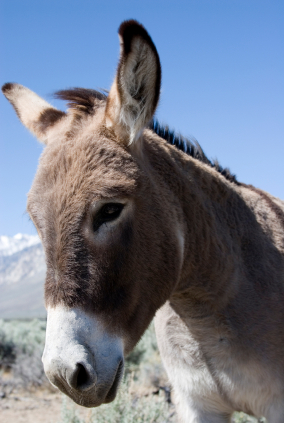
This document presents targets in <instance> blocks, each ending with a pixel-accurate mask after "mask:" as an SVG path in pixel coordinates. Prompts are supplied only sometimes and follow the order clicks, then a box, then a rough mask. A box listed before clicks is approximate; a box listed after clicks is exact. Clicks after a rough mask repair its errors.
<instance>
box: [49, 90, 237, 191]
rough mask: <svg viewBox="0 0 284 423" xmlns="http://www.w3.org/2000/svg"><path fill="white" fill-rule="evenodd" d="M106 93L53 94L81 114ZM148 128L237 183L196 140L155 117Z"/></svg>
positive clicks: (94, 106) (88, 111)
mask: <svg viewBox="0 0 284 423" xmlns="http://www.w3.org/2000/svg"><path fill="white" fill-rule="evenodd" d="M107 94H108V92H107V91H106V90H101V91H97V90H92V89H87V88H70V89H67V90H61V91H57V92H56V93H55V94H54V96H55V98H58V99H60V100H65V101H67V105H68V107H69V108H70V109H71V110H73V111H74V113H75V114H77V115H78V116H82V115H83V114H94V113H95V112H96V109H97V108H98V107H100V105H101V104H102V102H105V101H106V99H107ZM148 128H149V129H151V130H152V131H154V132H155V133H156V134H157V135H158V136H159V137H161V138H163V139H164V140H165V141H167V142H168V143H169V144H172V145H174V146H175V147H176V148H178V149H179V150H181V151H183V152H184V153H186V154H188V155H189V156H191V157H193V158H194V159H197V160H199V161H201V162H202V163H205V164H207V165H209V166H211V167H212V168H214V169H216V170H217V172H219V173H221V175H223V176H224V177H225V178H226V179H227V180H228V181H230V182H233V183H235V184H238V181H237V179H236V176H235V175H233V174H232V173H231V172H230V170H229V169H228V168H223V167H222V166H221V165H220V164H219V163H218V161H217V160H214V161H211V160H209V159H208V157H207V156H206V154H205V153H204V151H203V150H202V148H201V146H200V144H199V143H198V142H197V141H196V140H194V141H191V140H189V139H188V138H185V137H183V136H182V135H180V134H176V133H175V132H174V131H172V130H170V129H169V127H168V126H163V125H161V124H160V123H159V122H158V120H157V119H152V121H151V122H150V124H149V125H148Z"/></svg>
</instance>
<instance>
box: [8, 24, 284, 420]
mask: <svg viewBox="0 0 284 423" xmlns="http://www.w3.org/2000/svg"><path fill="white" fill-rule="evenodd" d="M120 34H122V35H121V37H122V45H121V58H120V62H119V66H118V75H117V76H116V79H115V82H114V85H113V87H112V88H111V90H110V94H109V96H108V98H107V100H106V102H105V98H104V96H101V94H98V93H97V92H90V91H86V90H79V91H78V90H75V91H68V92H66V91H65V92H61V93H60V94H59V96H60V97H61V98H67V99H68V100H69V101H70V103H71V109H72V110H71V113H70V112H67V114H66V115H65V116H60V119H58V120H57V121H56V120H55V121H53V119H52V122H50V127H49V128H46V129H45V134H44V136H45V137H46V140H47V141H46V142H47V146H46V148H45V150H44V153H43V155H42V157H41V159H40V164H39V168H38V171H37V174H36V177H35V180H34V183H33V186H32V189H31V191H30V193H29V198H28V211H29V213H30V216H31V218H32V219H33V221H34V223H35V225H36V227H37V230H38V232H39V234H40V236H41V239H42V242H43V245H44V248H45V254H46V260H47V276H46V284H45V298H46V303H47V305H48V306H49V307H55V306H58V305H63V306H65V307H67V308H68V309H69V308H70V309H72V308H79V309H83V310H85V311H87V312H88V313H90V314H91V315H92V316H99V317H100V321H103V322H104V325H105V327H106V330H108V331H109V332H112V333H113V334H116V335H117V336H120V337H122V338H123V342H124V352H125V354H127V353H128V352H129V351H131V349H132V348H133V347H134V346H135V344H136V342H137V341H138V340H139V338H140V337H141V335H142V334H143V332H144V331H145V330H146V328H147V326H148V324H149V322H150V321H151V319H152V318H153V317H154V314H155V313H156V332H157V339H158V344H159V348H160V351H161V355H162V358H163V361H164V364H165V367H166V369H167V372H168V375H169V378H170V380H171V382H172V384H173V387H174V390H175V395H176V403H177V408H178V413H179V419H180V422H184V423H185V422H186V423H188V422H190V423H209V422H210V423H212V422H215V423H225V422H229V418H230V415H231V414H232V412H233V411H234V410H242V411H244V412H248V413H251V414H254V415H256V416H261V415H263V416H265V417H266V418H267V419H268V421H269V423H282V422H283V415H284V362H283V356H284V308H283V303H284V219H283V213H284V203H283V202H282V201H280V200H279V199H276V198H274V197H272V196H271V195H269V194H268V193H264V192H263V191H261V190H259V189H255V188H253V187H251V186H246V185H244V184H239V183H237V182H236V180H235V178H234V176H232V175H230V174H229V172H228V171H227V170H223V169H221V168H220V167H219V165H217V164H215V165H214V163H213V164H212V163H211V162H210V161H209V160H208V159H207V158H206V156H205V155H204V153H203V151H202V150H201V148H200V147H199V145H198V144H197V145H196V146H193V144H191V143H188V142H187V141H186V140H184V139H183V138H179V139H178V140H179V141H178V142H176V141H175V136H174V134H171V133H169V132H168V131H167V129H163V128H161V127H160V126H158V124H151V126H150V127H151V128H152V129H153V130H154V131H153V130H152V129H149V128H147V126H148V125H149V121H150V119H151V118H152V117H153V113H154V110H155V107H156V96H157V90H159V89H160V86H158V87H157V84H159V78H160V76H159V72H160V71H159V69H160V68H159V66H160V64H159V60H158V57H157V55H156V53H155V49H154V48H153V43H152V41H151V40H150V38H149V36H146V35H145V34H146V31H145V30H144V29H143V28H142V27H141V25H140V24H137V23H135V22H134V21H130V22H128V23H126V24H123V26H122V28H121V31H120ZM127 34H128V35H127ZM141 34H142V35H141ZM128 37H129V38H128ZM141 43H142V44H141ZM138 45H139V46H140V47H141V46H142V47H143V48H142V50H141V51H143V54H142V55H141V54H139V53H138V50H137V49H136V47H137V46H138ZM125 46H126V47H125ZM129 46H130V47H129ZM131 46H136V47H135V49H134V54H132V53H133V50H132V48H131ZM129 60H130V62H131V66H130V65H129V63H130V62H129ZM141 61H142V63H141ZM135 63H136V66H135ZM128 66H130V67H128ZM150 67H151V68H152V69H153V70H154V73H153V72H152V73H150V74H149V72H148V70H149V68H150ZM124 69H125V70H124ZM129 72H130V74H131V73H132V76H131V78H130V79H127V81H126V82H125V84H126V85H125V84H124V82H123V83H122V82H121V81H125V75H128V74H129ZM118 81H120V82H118ZM131 81H132V82H131ZM133 81H134V82H133ZM141 81H142V82H141ZM132 83H133V86H131V84H132ZM119 84H120V85H119ZM137 84H138V85H137ZM145 84H146V85H145ZM118 85H119V88H118ZM145 86H146V87H147V89H145V90H144V88H143V87H145ZM7 90H8V92H9V94H7ZM4 91H5V92H4V93H5V95H7V97H8V98H9V100H10V101H11V103H12V104H13V105H15V107H16V108H19V109H20V106H21V104H26V102H22V103H21V102H20V101H19V100H18V97H17V96H18V95H19V92H20V93H21V94H22V93H23V92H24V91H23V89H19V88H17V89H16V90H14V86H13V85H11V86H9V87H8V88H7V86H6V88H5V90H4ZM131 92H132V93H134V94H133V97H132V99H131V100H129V98H128V97H129V95H131ZM141 92H143V101H142V102H140V106H139V101H138V102H137V99H136V94H135V93H141ZM139 95H140V94H139ZM35 96H36V95H35ZM28 97H29V98H35V97H31V94H30V92H28ZM131 102H132V105H135V107H134V111H133V110H132V112H133V113H132V112H131V110H130V109H131V108H130V109H129V107H128V106H129V104H130V103H131ZM135 102H136V103H135ZM42 104H43V103H40V105H42ZM139 107H141V110H139ZM74 110H75V115H74V113H73V112H74ZM78 110H79V117H78V113H77V112H78ZM41 113H42V111H41ZM135 113H137V115H135ZM127 114H128V116H126V115H127ZM39 115H40V113H38V112H35V111H34V109H31V112H30V115H29V118H28V119H26V118H25V119H24V123H25V124H26V125H27V126H28V127H29V128H30V129H32V130H33V128H34V127H37V128H40V126H39V125H38V119H39ZM19 116H20V117H21V116H22V111H21V110H20V111H19ZM25 116H26V115H25ZM58 116H59V115H58ZM135 116H136V117H135ZM138 121H139V122H138ZM137 122H138V123H137ZM142 124H143V125H142ZM141 125H142V126H143V128H146V129H144V130H143V132H142V133H141V128H142V126H141ZM38 130H39V129H38ZM165 139H166V140H165ZM134 140H135V141H134ZM184 141H185V146H184V148H182V149H179V148H176V147H175V146H174V145H176V144H180V143H182V144H183V142H184ZM129 144H131V145H129ZM172 144H174V145H172ZM181 150H184V151H185V152H186V153H189V154H185V153H184V152H183V151H181ZM224 176H225V177H224ZM114 202H116V203H119V204H122V206H123V210H122V212H121V214H120V215H119V217H117V218H116V219H114V220H113V221H110V222H106V223H104V224H102V225H101V226H98V225H97V224H96V225H95V224H94V222H98V213H102V210H103V207H104V206H105V205H109V204H110V205H112V204H113V203H114ZM67 393H68V395H70V396H71V397H72V398H73V399H74V400H75V401H79V400H78V398H79V399H80V403H81V404H84V401H85V400H84V398H85V397H84V394H83V393H82V392H76V391H75V390H72V391H70V392H69V391H68V392H67ZM86 395H87V394H86ZM94 395H95V392H94ZM88 401H89V399H88ZM85 404H86V405H87V404H89V402H87V400H86V402H85Z"/></svg>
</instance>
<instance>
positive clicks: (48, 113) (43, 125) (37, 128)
mask: <svg viewBox="0 0 284 423" xmlns="http://www.w3.org/2000/svg"><path fill="white" fill-rule="evenodd" d="M2 91H3V94H4V95H5V97H6V98H7V99H8V100H9V101H10V103H11V104H12V106H13V107H14V109H15V111H16V113H17V115H18V117H19V118H20V120H21V122H22V123H23V124H24V125H25V126H26V127H27V128H28V129H29V130H30V131H31V132H32V133H33V134H34V135H35V136H36V137H37V138H38V139H39V141H41V142H43V143H44V144H46V143H47V140H48V133H49V130H50V129H51V128H52V127H53V126H54V125H55V124H56V123H57V122H58V121H59V120H60V119H61V118H63V117H65V116H66V114H65V113H64V112H62V111H61V110H58V109H56V108H55V107H53V106H51V105H50V104H49V103H47V102H46V101H45V100H44V99H43V98H41V97H39V96H38V95H37V94H36V93H34V92H33V91H31V90H29V89H28V88H26V87H24V86H23V85H20V84H13V83H7V84H5V85H3V87H2Z"/></svg>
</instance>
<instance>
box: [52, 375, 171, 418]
mask: <svg viewBox="0 0 284 423" xmlns="http://www.w3.org/2000/svg"><path fill="white" fill-rule="evenodd" d="M131 383H132V381H131V376H128V377H127V379H126V381H124V383H123V384H122V386H121V388H120V390H119V392H118V395H117V398H116V399H115V401H113V402H112V403H110V404H105V405H101V406H100V407H97V408H93V409H92V410H91V412H90V415H89V417H88V418H87V419H84V418H83V417H81V416H80V413H79V411H76V409H75V407H74V405H73V404H71V403H70V400H68V399H66V398H64V399H63V406H62V414H61V420H60V422H59V423H109V422H111V423H133V422H135V423H174V422H175V421H176V420H175V413H174V411H173V407H172V406H169V405H168V404H167V402H166V401H165V396H164V394H163V393H162V392H160V393H159V394H157V395H149V396H140V397H139V396H137V395H135V394H134V393H133V389H132V387H131Z"/></svg>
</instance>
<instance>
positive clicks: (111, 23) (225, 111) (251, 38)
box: [0, 0, 284, 236]
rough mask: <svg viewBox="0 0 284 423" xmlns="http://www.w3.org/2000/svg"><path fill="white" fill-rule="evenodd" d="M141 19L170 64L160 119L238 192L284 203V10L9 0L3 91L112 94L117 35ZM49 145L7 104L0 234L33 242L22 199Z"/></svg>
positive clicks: (1, 49) (249, 0)
mask: <svg viewBox="0 0 284 423" xmlns="http://www.w3.org/2000/svg"><path fill="white" fill-rule="evenodd" d="M130 18H134V19H137V20H138V21H140V22H141V23H142V24H143V25H144V26H145V27H146V29H147V30H148V31H149V33H150V35H151V37H152V39H153V41H154V42H155V44H156V47H157V49H158V52H159V54H160V59H161V63H162V73H163V76H162V92H161V101H160V105H159V108H158V111H157V117H158V118H159V120H160V121H161V122H164V123H168V124H169V125H170V127H172V128H174V129H176V130H178V131H180V132H181V133H182V134H183V135H186V136H188V135H193V136H194V137H195V138H196V139H197V140H198V141H199V142H200V144H201V146H202V147H203V149H204V150H205V152H206V153H207V155H208V156H209V157H211V158H218V159H219V161H220V163H221V164H222V165H223V166H228V167H229V168H230V169H231V171H232V172H233V173H236V174H237V176H238V179H239V180H240V181H242V182H246V183H251V184H253V185H255V186H257V187H259V188H262V189H264V190H266V191H269V192H271V193H272V194H273V195H275V196H277V197H280V198H282V199H284V184H283V181H284V167H283V158H284V25H283V22H284V2H283V0H281V1H274V0H270V1H262V0H186V1H179V0H175V1H170V0H169V1H168V0H163V1H160V0H157V1H155V0H152V1H149V0H116V1H110V0H98V1H96V0H93V1H89V0H78V1H77V0H69V1H65V0H56V1H54V0H48V1H38V0H36V1H34V0H25V1H22V0H1V2H0V53H1V68H0V83H1V85H2V84H4V83H5V82H18V83H21V84H23V85H25V86H27V87H29V88H30V89H32V90H33V91H35V92H37V93H38V94H39V95H41V96H43V97H44V98H46V99H47V100H48V101H49V102H51V103H52V104H54V105H55V106H56V107H59V108H62V109H63V110H64V108H65V105H64V103H61V102H58V101H54V100H53V99H52V93H53V92H54V91H56V90H58V89H63V88H68V87H72V86H82V87H86V88H100V87H102V88H109V87H110V85H111V83H112V80H113V77H114V74H115V69H116V65H117V59H118V54H119V43H118V36H117V29H118V27H119V25H120V23H121V22H122V21H123V20H125V19H130ZM41 151H42V146H41V145H40V144H39V143H38V142H37V141H36V139H35V138H34V137H33V136H32V135H31V134H30V133H29V132H28V131H27V129H25V128H24V127H23V126H22V124H21V123H20V122H19V120H18V119H17V117H16V115H15V113H14V111H13V109H12V107H11V105H10V104H9V103H8V102H7V100H6V99H5V98H4V96H3V95H1V96H0V201H1V203H0V204H1V207H0V235H10V236H12V235H14V234H16V233H18V232H23V233H28V234H34V233H35V229H34V228H33V225H32V223H31V222H30V221H29V219H28V216H27V214H25V207H26V195H27V192H28V191H29V188H30V186H31V183H32V180H33V177H34V174H35V172H36V168H37V162H38V158H39V156H40V154H41Z"/></svg>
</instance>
